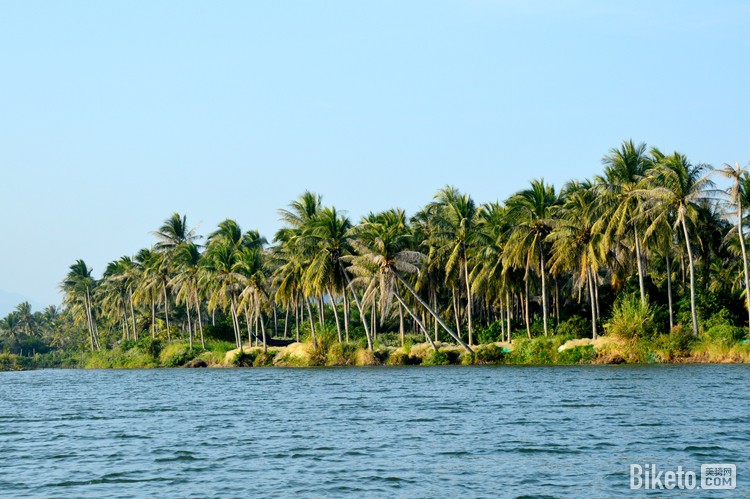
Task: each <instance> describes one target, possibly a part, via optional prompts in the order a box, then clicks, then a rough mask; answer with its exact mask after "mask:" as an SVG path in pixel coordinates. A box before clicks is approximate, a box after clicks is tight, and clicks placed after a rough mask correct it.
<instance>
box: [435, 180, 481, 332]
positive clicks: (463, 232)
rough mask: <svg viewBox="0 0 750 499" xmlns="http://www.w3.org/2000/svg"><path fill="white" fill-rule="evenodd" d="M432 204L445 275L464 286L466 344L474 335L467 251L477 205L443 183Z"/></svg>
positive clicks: (471, 242) (474, 235)
mask: <svg viewBox="0 0 750 499" xmlns="http://www.w3.org/2000/svg"><path fill="white" fill-rule="evenodd" d="M432 206H433V207H434V210H433V213H434V214H435V217H434V220H433V223H434V225H435V227H436V228H437V231H436V233H435V241H436V244H437V247H438V248H439V250H438V251H439V252H440V253H443V254H445V255H446V258H445V261H446V263H445V272H446V275H447V276H449V277H454V278H456V281H458V282H460V281H462V280H463V282H464V284H465V287H466V297H467V299H466V319H467V326H468V329H469V345H472V344H473V343H474V337H473V328H472V323H471V319H472V311H471V302H472V293H471V278H470V275H469V254H470V252H471V250H472V248H473V246H474V243H475V241H476V239H477V237H478V233H477V230H476V225H477V221H478V219H479V213H480V212H481V207H478V206H477V205H476V203H475V202H474V200H473V199H472V198H471V196H469V195H468V194H461V192H459V190H458V189H456V188H455V187H451V186H446V187H444V188H443V189H441V190H439V191H438V192H437V194H435V197H434V201H433V203H432ZM428 209H429V207H428ZM457 314H458V313H457Z"/></svg>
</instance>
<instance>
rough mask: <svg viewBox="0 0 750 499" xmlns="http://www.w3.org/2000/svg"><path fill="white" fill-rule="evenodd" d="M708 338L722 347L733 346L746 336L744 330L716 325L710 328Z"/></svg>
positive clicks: (727, 325)
mask: <svg viewBox="0 0 750 499" xmlns="http://www.w3.org/2000/svg"><path fill="white" fill-rule="evenodd" d="M704 334H705V336H706V338H708V339H709V340H710V341H712V342H716V343H720V344H722V345H733V344H734V343H737V342H738V341H740V340H742V338H743V337H744V336H745V330H744V329H743V328H739V327H735V326H730V325H729V324H716V325H715V326H712V327H711V328H709V329H708V330H707V331H706V332H705V333H704Z"/></svg>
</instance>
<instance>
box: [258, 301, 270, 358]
mask: <svg viewBox="0 0 750 499" xmlns="http://www.w3.org/2000/svg"><path fill="white" fill-rule="evenodd" d="M258 315H259V316H260V332H261V334H262V335H263V353H268V343H267V342H266V321H265V320H264V319H263V312H261V311H258Z"/></svg>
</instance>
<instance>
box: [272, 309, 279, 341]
mask: <svg viewBox="0 0 750 499" xmlns="http://www.w3.org/2000/svg"><path fill="white" fill-rule="evenodd" d="M277 315H278V314H277V313H276V302H274V304H273V336H271V337H272V338H273V337H275V336H277V335H278V334H279V319H278V316H277Z"/></svg>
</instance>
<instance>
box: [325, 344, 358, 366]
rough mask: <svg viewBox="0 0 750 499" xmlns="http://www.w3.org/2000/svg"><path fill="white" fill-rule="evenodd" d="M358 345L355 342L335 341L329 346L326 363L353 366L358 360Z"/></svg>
mask: <svg viewBox="0 0 750 499" xmlns="http://www.w3.org/2000/svg"><path fill="white" fill-rule="evenodd" d="M356 356H357V345H355V344H353V343H338V342H336V343H334V344H332V345H331V346H330V347H328V353H327V355H326V365H328V366H353V365H355V364H356V361H357V358H356Z"/></svg>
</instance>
